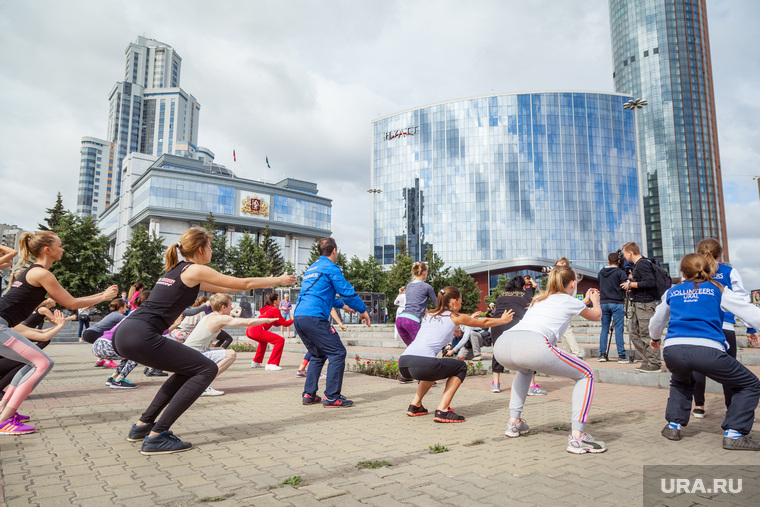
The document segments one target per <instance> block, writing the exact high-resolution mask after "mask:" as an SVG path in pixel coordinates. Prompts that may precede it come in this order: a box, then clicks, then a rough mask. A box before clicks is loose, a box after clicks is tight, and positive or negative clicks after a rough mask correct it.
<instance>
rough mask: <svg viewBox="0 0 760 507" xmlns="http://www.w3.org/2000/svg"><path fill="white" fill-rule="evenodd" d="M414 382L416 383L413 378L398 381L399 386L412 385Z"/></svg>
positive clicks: (401, 378) (400, 378)
mask: <svg viewBox="0 0 760 507" xmlns="http://www.w3.org/2000/svg"><path fill="white" fill-rule="evenodd" d="M412 382H414V379H413V378H406V377H399V379H398V383H399V384H411V383H412Z"/></svg>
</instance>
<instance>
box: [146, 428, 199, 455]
mask: <svg viewBox="0 0 760 507" xmlns="http://www.w3.org/2000/svg"><path fill="white" fill-rule="evenodd" d="M192 446H193V444H191V443H190V442H183V441H182V440H180V439H179V438H177V437H176V436H175V435H174V433H172V432H171V431H168V430H167V431H162V432H161V433H159V434H158V435H156V436H155V437H145V440H143V444H142V448H141V449H140V453H141V454H145V455H151V454H172V453H175V452H182V451H187V450H189V449H190V448H191V447H192Z"/></svg>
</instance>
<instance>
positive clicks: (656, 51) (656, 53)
mask: <svg viewBox="0 0 760 507" xmlns="http://www.w3.org/2000/svg"><path fill="white" fill-rule="evenodd" d="M652 54H653V55H659V54H660V48H654V49H653V50H652Z"/></svg>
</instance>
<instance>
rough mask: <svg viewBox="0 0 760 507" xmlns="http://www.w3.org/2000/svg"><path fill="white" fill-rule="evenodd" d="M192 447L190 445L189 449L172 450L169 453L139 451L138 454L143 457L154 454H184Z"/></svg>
mask: <svg viewBox="0 0 760 507" xmlns="http://www.w3.org/2000/svg"><path fill="white" fill-rule="evenodd" d="M192 448H193V446H192V445H190V447H185V448H184V449H172V450H171V451H140V454H142V455H143V456H151V455H154V454H176V453H178V452H185V451H189V450H190V449H192Z"/></svg>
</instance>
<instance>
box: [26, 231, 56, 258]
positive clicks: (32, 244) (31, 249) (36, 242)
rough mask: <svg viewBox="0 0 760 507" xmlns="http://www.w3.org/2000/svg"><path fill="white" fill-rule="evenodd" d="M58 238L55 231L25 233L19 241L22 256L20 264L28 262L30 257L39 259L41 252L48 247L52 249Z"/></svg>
mask: <svg viewBox="0 0 760 507" xmlns="http://www.w3.org/2000/svg"><path fill="white" fill-rule="evenodd" d="M56 238H58V236H57V235H56V233H54V232H53V231H39V232H34V233H32V232H25V233H23V234H21V237H19V239H18V249H19V253H20V254H21V260H20V262H19V264H23V263H25V262H28V261H29V260H30V259H29V258H30V257H34V258H35V259H36V258H37V257H39V255H40V252H42V249H43V248H45V247H46V246H48V247H51V246H53V245H54V244H55V240H56Z"/></svg>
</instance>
